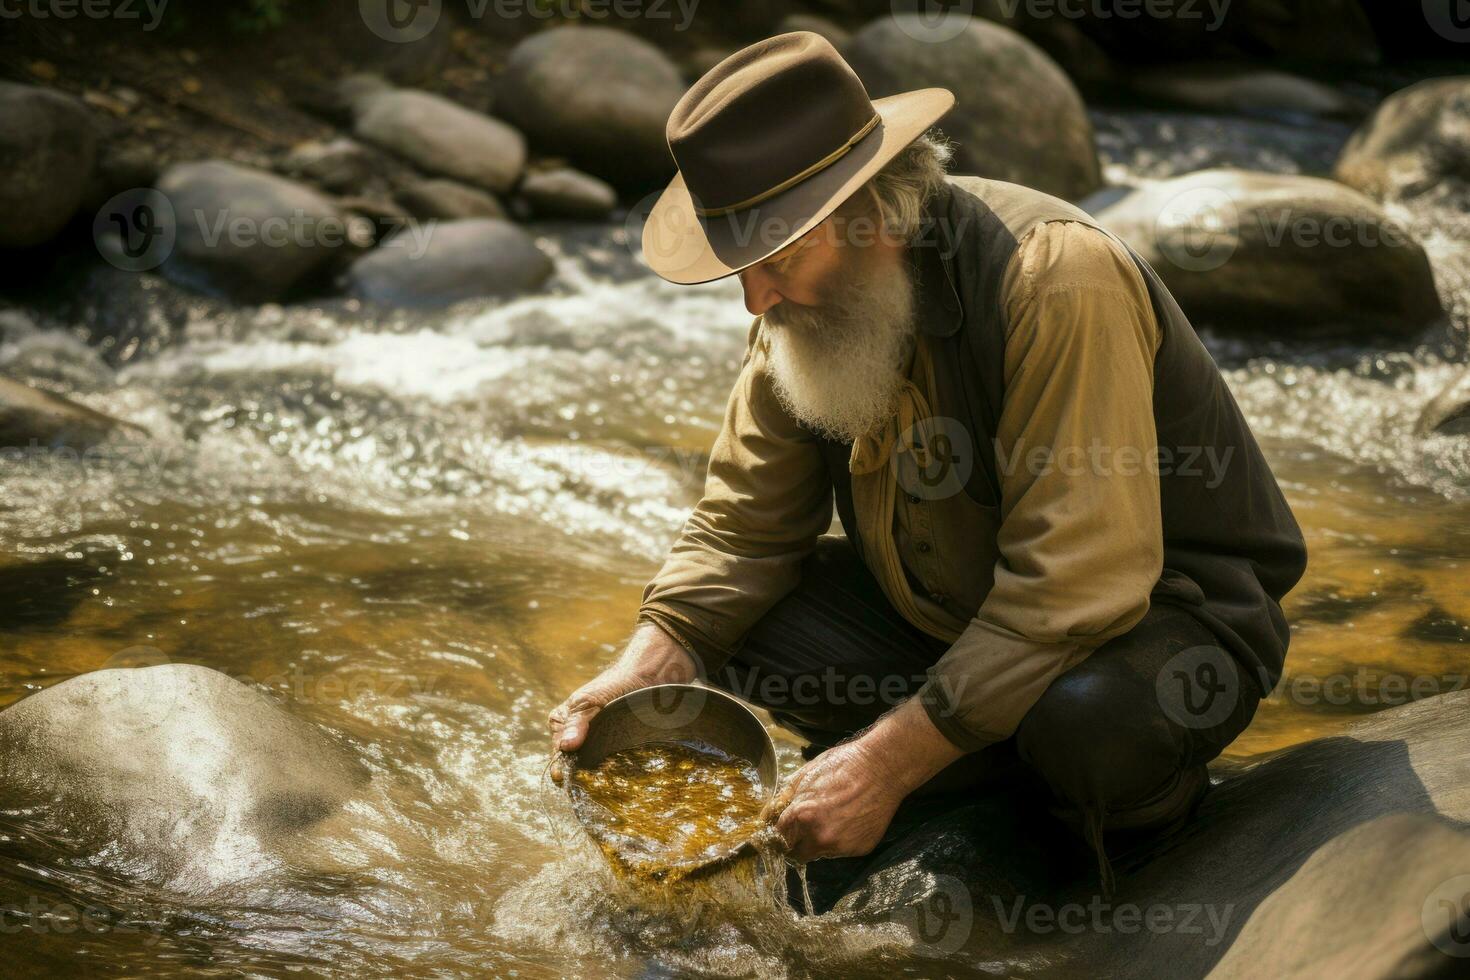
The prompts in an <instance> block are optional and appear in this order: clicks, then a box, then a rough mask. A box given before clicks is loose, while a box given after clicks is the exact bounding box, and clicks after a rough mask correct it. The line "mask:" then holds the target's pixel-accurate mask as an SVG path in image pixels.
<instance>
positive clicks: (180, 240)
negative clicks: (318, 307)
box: [158, 161, 348, 302]
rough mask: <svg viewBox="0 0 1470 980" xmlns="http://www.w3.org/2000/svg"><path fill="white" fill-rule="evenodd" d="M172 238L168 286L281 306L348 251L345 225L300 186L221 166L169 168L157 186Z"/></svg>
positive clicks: (330, 206) (327, 203)
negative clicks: (169, 213)
mask: <svg viewBox="0 0 1470 980" xmlns="http://www.w3.org/2000/svg"><path fill="white" fill-rule="evenodd" d="M158 189H159V190H160V191H161V192H163V194H164V196H165V197H167V198H168V200H169V202H170V203H171V204H172V206H173V224H174V228H175V230H176V234H177V238H176V241H175V243H174V247H173V254H172V255H171V256H170V257H169V259H168V260H167V261H166V262H164V264H163V272H164V274H165V275H167V276H168V277H169V278H170V279H172V280H174V281H176V282H179V283H181V284H182V285H186V286H189V287H190V288H193V289H199V290H201V291H205V292H214V293H221V294H224V295H228V296H231V297H233V298H236V299H240V300H245V301H250V302H263V301H266V300H273V299H280V298H281V297H283V296H284V295H286V294H287V293H288V292H289V291H290V290H291V289H292V287H294V286H296V285H297V284H298V283H300V282H302V281H303V280H304V279H306V278H307V277H308V276H310V275H311V274H312V273H314V272H316V271H318V270H320V269H321V268H322V266H323V265H324V264H325V263H327V262H328V261H330V259H331V258H332V255H333V252H334V251H335V250H336V249H338V248H341V247H342V246H344V245H345V244H346V243H347V232H348V228H347V223H346V220H345V219H344V217H343V215H342V214H341V213H340V212H339V211H338V209H337V208H336V207H335V206H334V205H333V204H332V203H331V202H330V201H329V200H328V199H327V198H325V197H323V196H322V195H321V194H319V193H317V192H316V191H315V190H313V189H311V188H310V187H307V186H305V185H303V184H298V183H296V182H294V181H291V180H287V179H286V178H284V177H278V176H276V175H275V174H269V173H266V172H264V171H261V170H254V169H251V168H249V167H241V166H237V165H235V164H233V163H225V162H223V161H208V162H205V163H183V164H177V165H175V166H172V167H170V168H169V169H168V170H167V171H165V172H164V175H163V177H162V178H160V180H159V182H158Z"/></svg>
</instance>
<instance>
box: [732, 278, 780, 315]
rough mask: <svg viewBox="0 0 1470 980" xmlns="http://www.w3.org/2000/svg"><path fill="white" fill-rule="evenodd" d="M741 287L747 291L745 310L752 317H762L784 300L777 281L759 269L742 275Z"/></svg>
mask: <svg viewBox="0 0 1470 980" xmlns="http://www.w3.org/2000/svg"><path fill="white" fill-rule="evenodd" d="M740 286H741V288H742V289H744V290H745V308H746V309H747V310H748V311H750V315H751V316H760V315H761V314H762V313H764V312H766V311H767V310H769V309H770V308H771V307H773V306H775V305H776V304H777V303H779V302H781V300H782V299H783V298H784V297H782V295H781V293H780V291H779V290H778V289H776V282H775V280H774V279H772V278H771V276H770V275H769V274H768V273H766V272H764V271H762V270H761V269H760V268H759V267H754V268H750V269H746V270H745V271H744V272H742V273H740Z"/></svg>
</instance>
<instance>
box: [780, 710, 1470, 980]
mask: <svg viewBox="0 0 1470 980" xmlns="http://www.w3.org/2000/svg"><path fill="white" fill-rule="evenodd" d="M1215 770H1216V771H1215V773H1214V777H1215V779H1216V785H1215V786H1214V787H1213V788H1212V790H1211V792H1210V794H1209V795H1208V796H1207V797H1206V798H1205V800H1204V802H1203V804H1202V805H1201V807H1200V809H1199V811H1198V812H1197V813H1196V814H1195V816H1194V817H1193V818H1192V819H1191V820H1190V821H1189V823H1187V824H1186V825H1185V826H1184V827H1183V828H1181V829H1180V830H1178V831H1177V832H1175V833H1173V834H1171V835H1169V836H1167V837H1166V838H1163V839H1158V840H1154V841H1151V842H1141V843H1138V844H1136V845H1135V847H1134V849H1133V850H1131V851H1126V852H1119V851H1118V850H1117V849H1116V846H1117V845H1116V844H1114V845H1113V846H1114V847H1115V850H1114V851H1113V855H1112V856H1113V860H1114V867H1115V869H1116V870H1117V872H1118V878H1117V891H1116V894H1115V895H1113V896H1112V897H1104V896H1102V895H1100V894H1099V893H1098V887H1097V878H1096V869H1095V866H1094V865H1093V863H1092V861H1091V858H1090V856H1089V855H1087V854H1086V853H1085V852H1083V851H1082V850H1081V849H1080V848H1076V849H1073V848H1069V847H1061V846H1058V845H1059V838H1061V837H1063V836H1064V835H1065V834H1066V831H1065V830H1064V829H1063V828H1062V826H1061V824H1060V823H1058V822H1056V821H1055V820H1054V819H1053V818H1051V817H1050V816H1049V815H1048V814H1047V812H1046V801H1045V800H1044V799H1040V798H1036V799H1032V798H1030V797H1027V796H1026V795H1024V794H1007V793H991V794H978V800H977V798H976V796H975V795H970V796H968V798H963V797H962V798H961V799H959V800H952V801H950V802H948V804H947V805H946V804H944V803H942V802H941V803H937V804H934V805H932V806H931V807H930V812H929V813H928V814H926V815H922V816H918V817H917V818H916V820H917V823H916V825H913V826H909V827H906V828H905V831H906V832H905V833H903V834H902V836H900V837H897V838H895V839H893V840H892V841H891V842H890V843H888V844H887V846H885V847H883V848H880V850H879V851H877V852H876V853H875V855H874V856H873V857H872V858H870V859H868V860H867V861H866V862H859V864H860V866H859V867H857V868H854V869H850V871H849V872H847V874H845V875H844V876H843V877H847V878H848V879H849V880H850V881H851V884H849V885H847V886H843V885H841V884H840V883H835V882H834V884H835V889H834V892H833V894H840V896H841V897H840V898H838V899H837V901H836V908H837V909H838V910H839V911H840V912H842V913H844V914H846V915H848V916H851V917H852V918H855V919H857V920H859V921H866V922H872V921H887V922H899V923H905V924H907V925H909V927H910V928H911V929H912V930H913V931H914V932H915V933H916V934H917V935H916V938H917V939H918V940H919V942H920V943H921V946H920V952H927V953H928V954H929V955H930V956H944V957H946V959H945V960H942V961H941V960H934V959H931V960H928V962H930V963H933V964H934V965H935V966H939V965H940V964H941V963H943V964H944V965H946V966H955V965H958V964H963V963H977V962H983V963H984V964H985V967H986V968H985V970H984V971H980V972H983V973H985V974H986V975H1007V976H1009V975H1026V976H1038V977H1043V976H1044V977H1076V976H1136V977H1177V978H1191V977H1205V976H1206V975H1208V976H1209V977H1211V978H1235V977H1241V978H1246V977H1255V976H1260V975H1261V971H1262V969H1263V964H1270V969H1269V972H1270V973H1271V975H1272V976H1278V975H1281V976H1290V977H1300V978H1304V980H1305V978H1308V977H1318V976H1332V977H1350V978H1363V980H1367V978H1380V977H1389V976H1393V977H1429V976H1451V975H1456V974H1455V972H1454V970H1453V969H1452V967H1453V965H1454V963H1453V961H1452V960H1451V959H1450V958H1449V957H1447V956H1445V955H1444V954H1442V953H1441V952H1440V951H1439V950H1438V949H1436V948H1435V946H1434V945H1433V942H1434V940H1435V939H1440V940H1443V939H1445V938H1448V937H1447V936H1446V935H1445V934H1446V933H1447V932H1448V930H1449V927H1450V926H1451V925H1452V924H1453V919H1450V918H1447V917H1446V915H1445V911H1444V909H1443V908H1442V907H1440V906H1439V905H1438V904H1437V903H1436V901H1435V898H1436V896H1437V895H1438V896H1441V897H1444V898H1447V899H1449V900H1450V901H1451V902H1453V903H1455V904H1454V905H1453V908H1455V909H1456V910H1457V911H1458V910H1460V909H1462V908H1463V906H1462V905H1460V904H1459V903H1460V902H1461V901H1462V899H1463V895H1464V893H1465V889H1464V888H1463V887H1461V888H1460V889H1459V890H1457V891H1453V890H1451V889H1450V888H1449V887H1448V886H1451V885H1454V884H1456V882H1454V881H1453V880H1452V879H1453V878H1454V877H1455V876H1456V875H1460V874H1464V873H1466V872H1470V831H1467V830H1466V829H1465V828H1466V821H1467V819H1470V692H1456V693H1451V694H1444V695H1441V696H1438V697H1432V698H1428V699H1427V700H1423V701H1419V702H1416V703H1413V704H1409V705H1405V706H1402V707H1397V708H1391V709H1389V710H1386V711H1383V712H1380V713H1379V714H1377V715H1374V716H1372V717H1370V718H1368V719H1366V720H1364V721H1361V722H1358V723H1357V724H1355V725H1353V726H1352V727H1351V728H1349V729H1347V730H1346V731H1345V732H1344V733H1343V734H1342V735H1338V736H1333V737H1328V738H1322V739H1317V740H1315V741H1312V742H1307V743H1304V744H1301V745H1297V746H1294V747H1292V748H1290V749H1287V750H1285V751H1283V752H1281V753H1279V754H1275V755H1272V756H1271V757H1269V758H1266V759H1264V760H1262V761H1257V762H1254V763H1253V764H1250V765H1248V766H1244V767H1242V766H1239V765H1230V764H1221V765H1218V766H1216V767H1215ZM900 813H903V811H902V810H901V811H900ZM827 864H828V862H816V863H814V864H812V865H810V866H808V874H809V875H813V876H815V875H817V874H819V873H821V870H822V866H823V865H827ZM827 904H830V902H823V901H820V900H819V901H818V905H819V906H825V905H827ZM1064 910H1065V911H1064ZM1149 910H1153V913H1152V914H1153V916H1154V918H1153V920H1152V922H1153V925H1152V926H1151V925H1150V924H1149V921H1150V920H1149V919H1147V918H1145V916H1146V915H1148V914H1150V913H1149ZM1461 915H1462V916H1463V912H1461ZM1125 916H1126V918H1125ZM1460 922H1461V923H1462V924H1463V922H1464V920H1463V917H1462V918H1461V919H1460ZM1161 924H1162V926H1161ZM918 927H924V928H922V929H920V928H918ZM934 972H938V973H949V972H950V970H947V969H939V970H936V971H934Z"/></svg>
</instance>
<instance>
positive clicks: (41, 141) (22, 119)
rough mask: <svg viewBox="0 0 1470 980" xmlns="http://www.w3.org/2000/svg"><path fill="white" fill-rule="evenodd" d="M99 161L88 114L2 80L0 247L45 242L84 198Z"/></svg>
mask: <svg viewBox="0 0 1470 980" xmlns="http://www.w3.org/2000/svg"><path fill="white" fill-rule="evenodd" d="M96 159H97V133H96V129H95V127H94V123H93V119H92V114H91V113H90V112H88V111H87V108H86V107H85V106H84V105H82V103H81V102H78V101H77V100H76V99H74V98H72V97H71V96H69V95H65V94H63V93H61V92H53V91H51V90H50V89H44V88H37V87H35V86H33V85H18V84H15V83H12V82H0V173H3V174H4V175H5V179H4V180H3V181H0V248H28V247H30V246H32V245H40V244H41V243H43V242H46V241H49V240H50V239H51V238H53V237H54V236H55V235H56V233H57V232H59V231H61V229H62V227H63V226H64V225H65V224H66V223H67V222H68V221H69V220H71V216H72V215H73V214H75V213H76V210H77V208H78V207H80V206H81V204H82V201H83V199H84V197H85V196H86V194H87V191H88V187H89V183H90V181H91V179H92V170H93V167H94V166H95V164H96Z"/></svg>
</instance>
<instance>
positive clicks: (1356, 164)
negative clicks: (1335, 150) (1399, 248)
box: [1333, 75, 1470, 210]
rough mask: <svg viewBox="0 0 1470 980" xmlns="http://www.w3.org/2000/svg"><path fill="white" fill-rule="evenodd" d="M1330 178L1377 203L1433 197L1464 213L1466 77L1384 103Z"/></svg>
mask: <svg viewBox="0 0 1470 980" xmlns="http://www.w3.org/2000/svg"><path fill="white" fill-rule="evenodd" d="M1333 175H1334V176H1335V177H1336V178H1337V179H1338V180H1340V181H1342V182H1343V183H1344V184H1347V185H1349V186H1351V187H1356V188H1357V189H1358V190H1360V191H1362V192H1363V193H1364V194H1367V195H1368V196H1369V197H1372V198H1375V199H1377V200H1380V201H1397V200H1405V199H1408V198H1414V197H1418V196H1419V195H1421V194H1425V193H1428V192H1431V191H1433V192H1436V193H1440V194H1445V195H1447V196H1449V197H1450V198H1451V199H1453V200H1455V201H1457V202H1458V203H1459V204H1460V206H1461V209H1462V210H1470V76H1465V75H1461V76H1459V77H1455V78H1436V79H1430V80H1429V81H1424V82H1420V83H1418V84H1417V85H1411V86H1409V87H1408V88H1406V89H1403V90H1402V91H1399V92H1395V93H1394V94H1393V95H1390V96H1389V97H1388V98H1387V99H1384V100H1383V104H1382V105H1380V106H1379V107H1378V109H1377V110H1376V111H1375V112H1374V113H1373V116H1372V117H1371V118H1370V119H1369V120H1368V121H1367V122H1366V123H1364V124H1363V125H1362V127H1361V128H1359V130H1358V131H1357V132H1356V133H1354V134H1353V136H1352V139H1350V140H1348V143H1347V146H1345V147H1344V148H1343V151H1342V155H1341V156H1340V157H1339V158H1338V160H1337V167H1336V169H1335V170H1334V172H1333Z"/></svg>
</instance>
